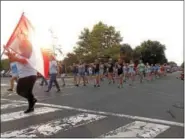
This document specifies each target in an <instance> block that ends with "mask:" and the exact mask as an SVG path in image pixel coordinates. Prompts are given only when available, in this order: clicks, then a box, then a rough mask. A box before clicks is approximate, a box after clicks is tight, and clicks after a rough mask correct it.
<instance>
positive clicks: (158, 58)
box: [134, 40, 167, 64]
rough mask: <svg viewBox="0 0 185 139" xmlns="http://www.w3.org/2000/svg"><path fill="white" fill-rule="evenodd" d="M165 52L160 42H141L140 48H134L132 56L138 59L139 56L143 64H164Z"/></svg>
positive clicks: (165, 60)
mask: <svg viewBox="0 0 185 139" xmlns="http://www.w3.org/2000/svg"><path fill="white" fill-rule="evenodd" d="M165 50H166V47H165V45H163V44H161V43H160V42H158V41H151V40H148V41H144V42H142V43H141V45H140V46H138V47H136V48H135V50H134V51H135V52H134V56H135V57H137V58H138V56H139V54H140V59H142V60H143V62H144V63H146V62H148V63H150V64H151V63H153V64H155V63H166V62H167V59H166V56H165V53H164V51H165Z"/></svg>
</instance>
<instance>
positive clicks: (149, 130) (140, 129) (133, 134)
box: [100, 121, 170, 138]
mask: <svg viewBox="0 0 185 139" xmlns="http://www.w3.org/2000/svg"><path fill="white" fill-rule="evenodd" d="M168 128H170V127H169V126H166V125H161V124H154V123H147V122H141V121H135V122H132V123H130V124H128V125H126V126H123V127H120V128H117V129H116V130H113V131H110V132H108V133H106V134H105V135H101V136H100V137H105V138H107V137H110V138H118V137H119V138H124V137H125V138H154V137H156V136H157V135H159V134H160V133H162V132H164V131H165V130H167V129H168Z"/></svg>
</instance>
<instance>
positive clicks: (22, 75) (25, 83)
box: [5, 45, 37, 113]
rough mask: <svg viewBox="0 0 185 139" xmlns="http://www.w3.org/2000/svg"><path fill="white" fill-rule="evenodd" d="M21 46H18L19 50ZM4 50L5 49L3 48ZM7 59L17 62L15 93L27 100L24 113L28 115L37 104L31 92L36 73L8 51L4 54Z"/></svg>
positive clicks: (20, 58) (21, 58) (27, 64)
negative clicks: (26, 107) (17, 77)
mask: <svg viewBox="0 0 185 139" xmlns="http://www.w3.org/2000/svg"><path fill="white" fill-rule="evenodd" d="M21 46H22V45H20V46H19V48H20V49H21V48H22V47H21ZM5 49H6V48H5ZM5 54H6V55H7V56H8V58H9V59H11V60H12V61H16V62H17V68H18V76H19V79H18V82H17V89H16V92H17V94H18V95H20V96H22V97H24V98H26V99H27V100H28V109H27V110H26V111H24V113H30V112H33V111H34V105H35V103H36V102H37V99H35V97H34V95H33V93H32V90H33V87H34V84H35V81H36V78H37V76H36V75H37V71H36V70H35V69H33V68H32V67H31V65H30V64H29V63H28V61H27V60H26V59H25V58H24V57H23V56H16V55H15V54H13V53H12V52H10V51H9V50H7V52H6V53H5Z"/></svg>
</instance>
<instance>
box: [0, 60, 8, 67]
mask: <svg viewBox="0 0 185 139" xmlns="http://www.w3.org/2000/svg"><path fill="white" fill-rule="evenodd" d="M8 69H9V59H1V64H0V70H8Z"/></svg>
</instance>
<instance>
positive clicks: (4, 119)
mask: <svg viewBox="0 0 185 139" xmlns="http://www.w3.org/2000/svg"><path fill="white" fill-rule="evenodd" d="M58 110H60V109H57V108H49V107H41V108H35V111H34V112H33V113H28V114H24V112H23V111H18V112H12V113H6V114H2V115H1V122H7V121H12V120H17V119H21V118H26V117H30V116H35V115H41V114H45V113H49V112H55V111H58Z"/></svg>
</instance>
